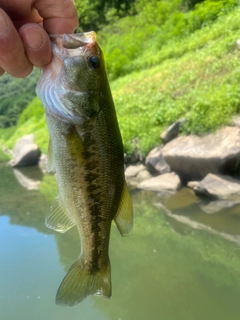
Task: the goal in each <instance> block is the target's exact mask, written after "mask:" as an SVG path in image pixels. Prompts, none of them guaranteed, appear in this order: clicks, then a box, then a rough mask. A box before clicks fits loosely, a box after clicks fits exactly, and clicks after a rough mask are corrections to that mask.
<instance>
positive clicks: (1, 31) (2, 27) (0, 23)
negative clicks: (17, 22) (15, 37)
mask: <svg viewBox="0 0 240 320" xmlns="http://www.w3.org/2000/svg"><path fill="white" fill-rule="evenodd" d="M1 11H2V10H0V37H1V38H2V37H4V36H5V34H6V32H7V27H8V25H7V20H6V17H5V15H4V14H3V12H1Z"/></svg>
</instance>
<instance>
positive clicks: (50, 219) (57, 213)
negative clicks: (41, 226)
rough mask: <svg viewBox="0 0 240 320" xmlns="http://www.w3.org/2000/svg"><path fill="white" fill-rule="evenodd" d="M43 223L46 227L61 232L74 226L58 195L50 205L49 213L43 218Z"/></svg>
mask: <svg viewBox="0 0 240 320" xmlns="http://www.w3.org/2000/svg"><path fill="white" fill-rule="evenodd" d="M45 224H46V226H47V227H48V228H50V229H53V230H55V231H58V232H61V233H64V232H66V231H67V230H68V229H70V228H72V227H73V226H74V223H73V222H72V220H71V219H70V217H69V215H68V213H67V211H66V209H65V208H64V206H63V204H62V201H61V199H60V198H59V197H58V198H57V199H56V202H55V203H54V204H53V206H52V207H51V210H50V213H49V215H48V216H47V218H46V220H45Z"/></svg>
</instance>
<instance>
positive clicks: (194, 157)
mask: <svg viewBox="0 0 240 320" xmlns="http://www.w3.org/2000/svg"><path fill="white" fill-rule="evenodd" d="M162 155H163V157H164V159H165V161H166V162H167V163H168V165H169V166H170V167H171V170H172V171H174V172H176V173H177V174H179V175H180V177H181V179H182V180H183V181H185V182H186V181H191V180H201V179H203V178H204V177H205V176H206V175H207V174H208V173H214V174H217V173H221V174H229V173H231V172H232V171H234V170H235V169H236V168H237V167H238V166H239V164H240V128H237V127H224V128H222V129H221V130H219V131H218V132H217V133H216V134H209V135H207V136H204V137H199V136H195V135H190V136H181V137H178V138H176V139H174V140H172V141H170V142H169V143H167V144H166V145H165V146H164V147H163V148H162Z"/></svg>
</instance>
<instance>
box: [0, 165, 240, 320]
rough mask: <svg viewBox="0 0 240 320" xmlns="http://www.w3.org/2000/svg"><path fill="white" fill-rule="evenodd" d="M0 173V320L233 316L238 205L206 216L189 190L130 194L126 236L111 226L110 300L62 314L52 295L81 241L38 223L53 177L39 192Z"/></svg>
mask: <svg viewBox="0 0 240 320" xmlns="http://www.w3.org/2000/svg"><path fill="white" fill-rule="evenodd" d="M0 177H1V180H0V259H1V260H0V262H1V263H0V319H1V320H15V319H20V320H21V319H22V320H32V319H34V320H42V319H47V320H48V319H49V320H55V319H56V320H61V319H66V318H68V319H71V320H72V319H73V320H74V319H80V320H119V319H121V320H135V319H136V320H145V319H149V320H155V319H156V320H159V319H163V320H193V319H194V320H203V319H211V320H226V319H228V320H235V319H236V320H238V319H239V317H240V304H239V301H240V246H239V245H240V240H239V241H238V236H239V235H240V220H239V207H238V208H237V206H235V207H232V208H227V209H224V210H221V211H219V213H216V214H211V215H210V214H206V213H204V212H203V210H202V209H201V207H200V206H199V203H198V199H196V198H191V195H186V191H182V192H183V194H182V195H181V194H180V195H176V194H175V195H171V196H170V197H169V195H168V196H166V197H165V198H164V199H163V198H162V197H159V196H158V195H154V194H152V193H150V192H148V193H146V192H145V193H144V192H142V191H141V192H134V193H133V194H132V199H133V205H134V212H135V227H134V231H133V233H132V234H131V235H130V236H129V237H126V238H122V237H121V236H120V235H119V233H118V231H117V229H116V227H115V226H114V225H113V228H112V233H111V243H110V258H111V265H112V282H113V296H112V298H111V299H110V300H107V299H104V298H100V297H94V296H91V297H88V298H87V299H86V300H84V301H83V302H82V303H81V304H80V305H79V306H78V307H75V308H63V307H59V306H56V305H55V303H54V298H55V294H56V290H57V288H58V286H59V284H60V282H61V280H62V278H63V277H64V275H65V272H66V271H67V270H68V268H69V267H70V265H71V264H72V262H73V261H74V260H75V259H76V258H77V256H78V253H79V250H80V248H79V246H80V244H79V239H78V234H77V231H76V230H75V229H74V228H73V229H72V230H70V231H68V232H67V233H65V234H58V233H55V232H54V231H52V230H50V229H47V228H46V227H45V225H44V218H45V214H46V213H47V212H48V211H49V207H50V205H51V204H52V202H53V201H54V200H53V199H54V197H55V196H56V185H55V181H54V177H50V176H44V177H41V179H42V178H43V180H42V183H41V185H40V191H39V190H27V189H26V188H25V187H23V186H22V185H20V184H19V183H18V182H17V179H16V176H15V175H14V172H13V170H12V169H11V168H6V167H4V166H2V167H0ZM187 192H188V191H187ZM193 197H194V196H193ZM181 199H182V200H181ZM153 203H155V204H156V203H161V204H164V205H165V206H166V207H167V210H168V211H166V210H165V211H164V209H162V207H161V206H158V207H157V206H156V205H153ZM167 212H169V213H170V215H168V214H166V213H167ZM176 217H180V220H177V219H176ZM181 218H184V219H185V220H184V219H182V220H181ZM189 221H190V222H189ZM193 222H194V223H195V224H194V225H193ZM194 226H195V227H194ZM201 226H204V227H201ZM225 234H226V235H229V236H231V237H234V238H233V239H235V240H236V241H232V240H231V238H229V240H228V239H227V238H226V237H224V236H223V235H225Z"/></svg>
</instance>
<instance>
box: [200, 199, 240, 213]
mask: <svg viewBox="0 0 240 320" xmlns="http://www.w3.org/2000/svg"><path fill="white" fill-rule="evenodd" d="M237 205H240V201H234V200H221V199H220V200H214V201H210V202H207V203H206V202H203V203H200V204H199V206H200V208H201V209H202V210H203V211H204V212H205V213H207V214H213V213H217V212H219V211H221V210H223V209H226V208H232V207H235V206H237ZM239 209H240V208H239Z"/></svg>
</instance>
